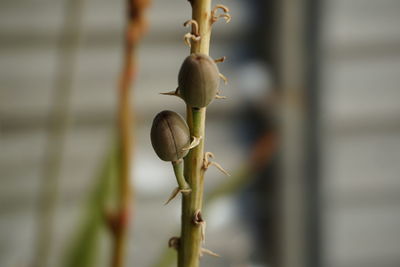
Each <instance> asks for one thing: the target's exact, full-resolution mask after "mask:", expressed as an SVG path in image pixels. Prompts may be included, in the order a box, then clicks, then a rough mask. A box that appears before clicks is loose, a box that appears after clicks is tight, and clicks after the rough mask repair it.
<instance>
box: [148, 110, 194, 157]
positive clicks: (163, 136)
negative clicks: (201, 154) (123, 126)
mask: <svg viewBox="0 0 400 267" xmlns="http://www.w3.org/2000/svg"><path fill="white" fill-rule="evenodd" d="M150 136H151V144H152V145H153V148H154V150H155V152H156V154H157V155H158V157H159V158H160V159H162V160H164V161H177V160H179V159H181V158H183V157H185V156H186V155H187V153H188V152H189V150H183V148H185V147H188V146H189V144H190V131H189V127H188V126H187V124H186V121H185V120H184V119H183V118H182V117H181V116H180V115H179V114H178V113H176V112H173V111H169V110H164V111H162V112H160V113H158V114H157V116H156V117H155V118H154V120H153V125H152V127H151V133H150Z"/></svg>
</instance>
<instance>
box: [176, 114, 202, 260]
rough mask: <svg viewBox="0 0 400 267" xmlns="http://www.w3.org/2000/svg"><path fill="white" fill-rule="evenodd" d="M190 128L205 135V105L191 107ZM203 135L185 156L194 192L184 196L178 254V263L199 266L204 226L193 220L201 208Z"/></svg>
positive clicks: (186, 170)
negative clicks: (197, 107) (202, 228)
mask: <svg viewBox="0 0 400 267" xmlns="http://www.w3.org/2000/svg"><path fill="white" fill-rule="evenodd" d="M188 110H189V113H188V115H189V116H188V118H189V119H190V124H189V125H190V131H191V135H193V136H197V137H199V136H203V137H204V133H205V131H204V129H205V127H204V126H205V112H206V109H205V108H202V109H194V108H188ZM203 140H204V138H203V139H202V140H201V142H200V144H199V145H198V146H196V147H195V148H193V149H192V150H191V151H190V153H189V155H188V156H187V157H186V158H185V177H186V180H187V181H188V183H189V186H190V188H191V189H192V192H191V193H190V194H186V195H183V199H182V230H181V242H180V248H179V256H178V266H179V267H197V266H199V257H200V250H201V241H202V240H201V238H202V237H201V236H202V235H201V226H200V225H196V224H194V223H193V220H194V215H195V213H196V212H197V211H201V209H202V204H203V191H204V170H203V156H204V141H203Z"/></svg>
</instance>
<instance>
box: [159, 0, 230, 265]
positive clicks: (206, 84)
mask: <svg viewBox="0 0 400 267" xmlns="http://www.w3.org/2000/svg"><path fill="white" fill-rule="evenodd" d="M189 2H190V4H191V6H192V19H191V20H188V21H187V22H185V23H184V26H190V25H191V26H192V30H191V32H190V33H187V34H186V35H185V36H184V41H185V43H186V44H187V45H188V46H189V47H190V48H191V49H190V53H191V55H190V56H188V57H187V58H186V59H185V61H184V62H183V64H182V67H181V69H180V71H179V77H178V88H177V89H176V91H172V92H168V93H164V94H166V95H174V96H178V97H181V98H182V99H183V100H184V101H185V103H186V106H187V108H186V111H187V124H188V126H189V130H190V136H188V137H191V138H192V143H191V144H190V145H189V147H188V148H182V147H176V146H175V148H174V149H175V150H176V152H177V153H178V152H179V153H181V151H182V149H190V151H189V153H188V155H187V156H186V157H185V158H184V179H185V181H184V184H186V183H187V184H188V185H189V188H190V191H189V189H186V190H185V192H183V191H182V190H180V191H181V192H182V193H183V194H182V222H181V227H182V228H181V236H180V237H172V238H171V239H170V240H169V246H170V247H173V248H175V249H177V251H178V266H180V267H197V266H199V258H200V256H201V255H202V254H203V253H208V254H211V255H214V256H215V255H217V254H215V253H213V252H211V251H210V250H207V249H205V248H202V246H201V243H202V242H203V243H204V240H205V225H206V222H205V220H204V219H203V216H202V206H203V191H204V173H205V171H206V170H207V168H208V167H209V166H211V165H214V166H216V167H218V169H220V170H221V171H223V172H224V173H225V174H227V172H226V171H225V170H224V169H223V168H222V167H221V166H220V165H219V164H218V163H216V162H212V161H210V160H209V158H212V157H214V155H213V154H212V153H210V152H206V153H204V137H205V122H206V107H207V105H208V104H209V103H210V102H211V101H212V100H213V99H214V98H224V97H222V96H219V94H218V87H219V78H220V77H221V78H222V79H224V80H225V82H226V78H225V76H223V75H222V74H220V73H219V71H218V68H217V66H216V64H215V62H221V61H223V60H224V59H220V60H215V62H214V60H213V59H211V58H210V57H209V56H208V54H209V48H210V38H211V30H212V25H213V23H215V22H216V21H217V20H218V19H219V18H224V19H225V20H226V22H229V21H230V15H229V13H228V12H229V9H228V8H227V7H225V6H223V5H217V6H216V7H215V8H214V9H213V10H211V0H190V1H189ZM218 10H222V11H223V14H220V15H217V11H218ZM154 123H155V125H154V124H153V129H161V128H162V127H161V126H158V125H157V123H161V122H160V121H157V120H155V121H154ZM168 127H169V129H168ZM168 127H166V129H167V132H169V133H170V134H169V136H172V141H174V140H175V139H174V138H175V136H174V132H173V130H172V129H173V128H174V127H175V125H174V124H171V125H168ZM158 135H163V133H158ZM152 139H153V131H152ZM152 141H153V140H152ZM167 142H169V140H166V141H165V142H164V143H165V144H166V143H167ZM153 146H154V142H153ZM155 149H156V151H157V149H158V148H157V147H155ZM178 149H179V151H178ZM158 154H159V153H158ZM183 156H184V155H183ZM181 160H182V158H179V161H181ZM180 171H181V168H180ZM175 173H176V172H175ZM178 176H181V175H180V173H178V175H177V179H178V181H179V180H180V179H181V178H179V177H178ZM175 192H179V190H178V191H175ZM176 194H177V193H176ZM176 194H175V193H173V195H172V198H173V197H174V196H175V195H176Z"/></svg>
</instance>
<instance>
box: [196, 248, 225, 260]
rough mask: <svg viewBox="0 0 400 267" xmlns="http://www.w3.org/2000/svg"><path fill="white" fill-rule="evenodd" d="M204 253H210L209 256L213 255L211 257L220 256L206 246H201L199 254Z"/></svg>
mask: <svg viewBox="0 0 400 267" xmlns="http://www.w3.org/2000/svg"><path fill="white" fill-rule="evenodd" d="M204 254H208V255H210V256H213V257H218V258H219V257H221V256H220V255H218V254H217V253H215V252H212V251H211V250H209V249H206V248H201V249H200V256H203V255H204Z"/></svg>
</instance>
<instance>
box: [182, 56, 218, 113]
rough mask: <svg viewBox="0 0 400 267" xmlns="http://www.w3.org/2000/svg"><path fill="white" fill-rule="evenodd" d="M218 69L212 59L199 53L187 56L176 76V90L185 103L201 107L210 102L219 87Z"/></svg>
mask: <svg viewBox="0 0 400 267" xmlns="http://www.w3.org/2000/svg"><path fill="white" fill-rule="evenodd" d="M219 79H220V78H219V70H218V67H217V64H215V62H214V60H213V59H212V58H211V57H209V56H207V55H205V54H200V53H194V54H191V55H190V56H188V57H187V58H186V59H185V61H184V62H183V64H182V66H181V69H180V71H179V76H178V85H179V86H178V88H179V89H178V90H179V94H180V96H181V97H182V98H183V100H185V102H186V104H188V105H190V106H192V107H195V108H201V107H205V106H207V105H208V104H210V103H211V101H212V100H213V99H214V98H215V96H216V94H217V91H218V87H219V82H220V80H219Z"/></svg>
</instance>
